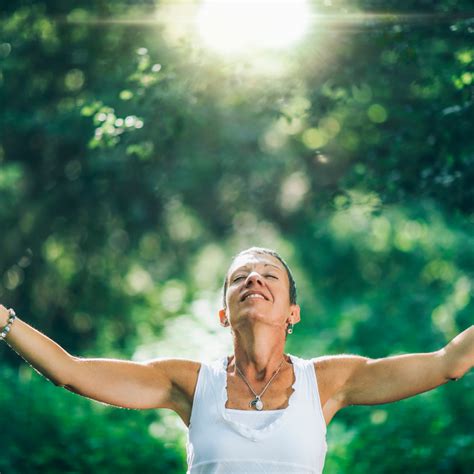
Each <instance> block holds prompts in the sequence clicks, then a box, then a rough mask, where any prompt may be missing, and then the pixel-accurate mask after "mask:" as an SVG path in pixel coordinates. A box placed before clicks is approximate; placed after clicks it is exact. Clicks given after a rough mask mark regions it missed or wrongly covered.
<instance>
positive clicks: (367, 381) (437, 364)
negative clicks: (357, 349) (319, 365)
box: [334, 350, 450, 407]
mask: <svg viewBox="0 0 474 474" xmlns="http://www.w3.org/2000/svg"><path fill="white" fill-rule="evenodd" d="M334 373H335V374H336V377H337V378H338V380H339V384H338V388H337V390H336V392H335V394H334V396H335V397H336V398H337V400H339V402H340V405H341V407H344V406H348V405H375V404H381V403H389V402H395V401H398V400H402V399H404V398H408V397H411V396H414V395H417V394H419V393H422V392H426V391H428V390H431V389H433V388H435V387H438V386H439V385H442V384H444V383H446V382H448V381H449V380H450V379H449V377H448V376H447V370H446V361H445V358H444V351H443V350H440V351H435V352H428V353H419V354H405V355H399V356H393V357H387V358H381V359H370V358H366V357H359V356H344V357H342V358H340V359H339V360H338V361H337V362H336V363H334Z"/></svg>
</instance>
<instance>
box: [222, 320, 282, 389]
mask: <svg viewBox="0 0 474 474" xmlns="http://www.w3.org/2000/svg"><path fill="white" fill-rule="evenodd" d="M280 333H281V330H278V331H276V330H275V327H272V326H268V325H263V324H257V325H252V327H251V328H249V327H246V328H234V330H233V339H234V356H233V358H232V360H231V362H230V364H229V367H230V370H231V371H232V372H233V373H234V374H235V372H236V369H235V364H237V365H238V367H239V369H240V370H241V371H242V373H243V374H244V375H245V377H246V378H247V379H248V380H249V381H251V380H254V381H267V380H268V379H270V378H271V377H272V376H273V374H274V373H275V371H276V370H278V367H279V366H280V364H281V361H282V360H283V359H286V358H285V355H284V348H285V339H284V337H282V336H281V334H280ZM282 370H283V367H282Z"/></svg>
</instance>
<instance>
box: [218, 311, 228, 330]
mask: <svg viewBox="0 0 474 474" xmlns="http://www.w3.org/2000/svg"><path fill="white" fill-rule="evenodd" d="M219 319H220V322H221V326H224V327H227V326H228V325H229V320H228V318H227V310H226V308H222V309H220V310H219Z"/></svg>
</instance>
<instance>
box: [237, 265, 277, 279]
mask: <svg viewBox="0 0 474 474" xmlns="http://www.w3.org/2000/svg"><path fill="white" fill-rule="evenodd" d="M263 266H264V267H274V268H276V269H277V270H280V271H283V269H282V268H280V267H277V266H276V265H273V263H265V264H264V265H263ZM249 268H250V267H249V266H248V265H244V266H243V267H239V268H236V269H235V270H234V271H233V272H232V273H231V274H230V276H232V275H233V274H234V273H236V272H238V271H241V270H249Z"/></svg>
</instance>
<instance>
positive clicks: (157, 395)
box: [0, 247, 474, 473]
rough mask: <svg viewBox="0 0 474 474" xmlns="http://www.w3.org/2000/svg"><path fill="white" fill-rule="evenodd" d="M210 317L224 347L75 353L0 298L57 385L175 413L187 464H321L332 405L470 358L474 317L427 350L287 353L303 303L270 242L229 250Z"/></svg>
mask: <svg viewBox="0 0 474 474" xmlns="http://www.w3.org/2000/svg"><path fill="white" fill-rule="evenodd" d="M219 318H220V323H221V325H222V326H226V327H227V326H228V327H230V328H231V331H232V335H233V342H234V353H233V354H232V355H231V356H228V357H224V358H222V359H220V360H217V361H215V362H214V363H211V364H204V363H200V362H196V361H191V360H182V359H164V360H163V359H160V360H151V361H148V362H143V363H139V362H131V361H122V360H113V359H82V358H80V357H74V356H72V355H70V354H68V353H67V352H66V351H65V350H64V349H62V348H61V347H60V346H59V345H57V344H56V343H55V342H53V341H52V340H51V339H49V338H47V337H46V336H45V335H43V334H41V333H40V332H38V331H36V330H35V329H33V328H32V327H31V326H29V325H27V324H26V323H25V322H23V321H21V320H19V318H16V319H15V316H14V314H13V311H11V310H7V309H6V308H5V307H4V306H1V305H0V327H2V328H3V327H4V326H5V325H6V326H7V329H4V330H3V331H2V333H1V334H2V337H3V338H4V339H5V340H6V342H7V343H8V344H9V345H10V346H11V347H12V348H13V349H14V350H15V351H16V352H17V353H18V354H19V355H21V356H22V357H23V358H24V359H25V360H26V361H28V362H29V363H30V364H31V365H32V366H33V367H35V368H36V369H37V370H38V371H39V372H41V373H42V374H43V375H44V376H46V377H47V378H48V379H50V380H51V381H52V382H53V383H54V384H55V385H58V386H60V387H64V388H66V389H68V390H70V391H72V392H75V393H77V394H79V395H83V396H85V397H88V398H92V399H94V400H99V401H101V402H104V403H108V404H110V405H115V406H119V407H125V408H135V409H147V408H149V409H152V408H153V409H154V408H170V409H172V410H174V411H175V412H176V413H177V414H178V415H179V416H180V417H181V419H182V420H183V422H184V423H185V424H186V426H187V427H188V428H189V429H188V444H187V452H188V465H189V470H188V472H189V473H210V472H212V473H215V472H220V473H241V472H251V473H254V472H272V473H273V472H285V473H305V472H307V473H320V472H322V469H323V465H324V458H325V454H326V440H325V439H326V438H325V435H326V426H327V425H328V424H329V422H330V421H331V419H332V418H333V417H334V415H335V414H336V413H337V412H338V411H339V410H340V409H341V408H344V407H346V406H348V405H373V404H379V403H387V402H394V401H396V400H401V399H403V398H407V397H410V396H413V395H416V394H418V393H421V392H425V391H427V390H431V389H433V388H435V387H438V386H439V385H442V384H444V383H446V382H448V381H449V380H457V379H459V378H460V377H462V376H463V375H464V374H465V373H466V372H468V371H469V370H470V369H471V368H472V367H473V365H474V326H471V327H470V328H468V329H466V330H465V331H464V332H462V333H461V334H459V335H458V336H457V337H456V338H454V339H453V340H452V341H451V342H450V343H449V344H447V345H446V346H445V347H444V348H442V349H440V350H438V351H435V352H430V353H422V354H408V355H402V356H395V357H388V358H384V359H369V358H366V357H360V356H354V355H340V356H327V357H318V358H314V359H311V360H305V359H301V358H299V357H296V356H293V355H290V354H285V353H284V346H285V340H286V337H287V335H288V334H291V333H292V331H293V326H294V325H295V324H297V323H298V322H299V321H300V308H299V306H298V305H297V304H296V288H295V283H294V280H293V277H292V275H291V272H290V270H289V268H288V266H287V265H286V263H285V262H284V261H283V260H282V258H281V257H280V256H279V255H278V254H277V253H275V252H273V251H271V250H268V249H262V248H257V247H253V248H251V249H248V250H244V251H243V252H241V253H240V254H238V255H237V257H235V259H234V260H233V262H232V264H231V266H230V268H229V271H228V273H227V276H226V279H225V284H224V307H223V309H221V310H220V311H219Z"/></svg>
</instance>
